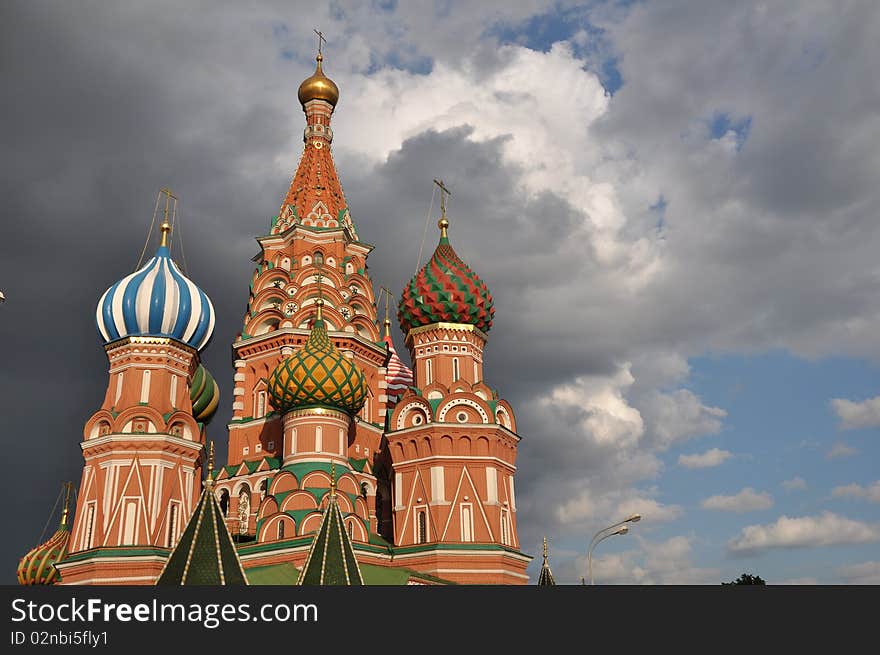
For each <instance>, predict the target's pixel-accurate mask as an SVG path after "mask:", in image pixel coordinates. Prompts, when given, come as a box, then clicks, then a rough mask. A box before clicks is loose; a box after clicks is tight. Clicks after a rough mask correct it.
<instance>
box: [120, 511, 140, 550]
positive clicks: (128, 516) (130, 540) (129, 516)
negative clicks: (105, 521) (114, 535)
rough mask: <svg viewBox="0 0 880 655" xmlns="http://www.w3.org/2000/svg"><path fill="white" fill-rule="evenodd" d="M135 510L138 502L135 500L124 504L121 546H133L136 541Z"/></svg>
mask: <svg viewBox="0 0 880 655" xmlns="http://www.w3.org/2000/svg"><path fill="white" fill-rule="evenodd" d="M137 510H138V502H137V501H136V500H128V501H126V502H125V521H124V522H123V526H122V545H123V546H133V545H134V544H135V542H136V540H137Z"/></svg>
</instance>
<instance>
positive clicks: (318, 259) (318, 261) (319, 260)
mask: <svg viewBox="0 0 880 655" xmlns="http://www.w3.org/2000/svg"><path fill="white" fill-rule="evenodd" d="M314 258H315V266H320V265H322V264H323V263H324V253H322V252H321V251H320V250H316V251H315V254H314Z"/></svg>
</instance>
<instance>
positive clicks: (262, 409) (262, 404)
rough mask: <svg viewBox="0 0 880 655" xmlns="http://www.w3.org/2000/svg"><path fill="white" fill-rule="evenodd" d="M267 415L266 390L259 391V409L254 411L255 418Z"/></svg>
mask: <svg viewBox="0 0 880 655" xmlns="http://www.w3.org/2000/svg"><path fill="white" fill-rule="evenodd" d="M265 415H266V392H265V391H258V392H257V410H256V412H254V418H263V417H264V416H265Z"/></svg>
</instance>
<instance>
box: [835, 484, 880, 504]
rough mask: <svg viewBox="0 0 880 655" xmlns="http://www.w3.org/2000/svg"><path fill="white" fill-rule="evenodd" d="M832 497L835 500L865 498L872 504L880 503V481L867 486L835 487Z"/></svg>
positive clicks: (847, 485) (848, 485)
mask: <svg viewBox="0 0 880 655" xmlns="http://www.w3.org/2000/svg"><path fill="white" fill-rule="evenodd" d="M831 495H832V496H834V497H835V498H863V499H864V500H868V501H870V502H872V503H880V480H877V481H876V482H874V483H872V484H869V485H865V486H862V485H860V484H855V483H853V484H846V485H843V486H840V487H834V489H832V490H831Z"/></svg>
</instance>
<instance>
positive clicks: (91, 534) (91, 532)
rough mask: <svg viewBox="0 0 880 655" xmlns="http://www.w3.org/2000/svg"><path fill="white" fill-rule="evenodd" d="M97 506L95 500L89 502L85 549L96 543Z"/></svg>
mask: <svg viewBox="0 0 880 655" xmlns="http://www.w3.org/2000/svg"><path fill="white" fill-rule="evenodd" d="M95 506H96V503H95V502H91V503H89V505H88V507H89V508H88V510H87V511H86V535H85V541H84V543H83V547H84V549H85V550H88V549H89V548H91V547H92V546H94V545H95V543H94V538H95Z"/></svg>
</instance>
